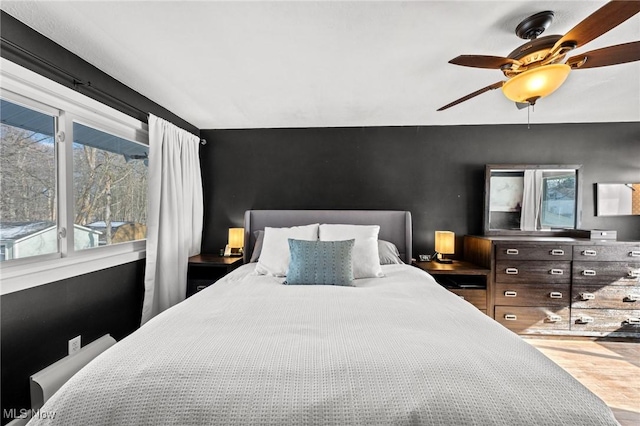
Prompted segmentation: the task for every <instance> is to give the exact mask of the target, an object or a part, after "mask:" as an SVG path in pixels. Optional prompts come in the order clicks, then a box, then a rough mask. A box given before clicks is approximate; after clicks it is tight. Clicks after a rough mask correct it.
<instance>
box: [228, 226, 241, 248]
mask: <svg viewBox="0 0 640 426" xmlns="http://www.w3.org/2000/svg"><path fill="white" fill-rule="evenodd" d="M243 246H244V228H229V247H230V248H236V249H238V248H242V247H243Z"/></svg>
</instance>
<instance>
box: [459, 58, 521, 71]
mask: <svg viewBox="0 0 640 426" xmlns="http://www.w3.org/2000/svg"><path fill="white" fill-rule="evenodd" d="M449 63H450V64H454V65H462V66H463V67H473V68H490V69H498V70H499V69H500V68H501V67H502V66H503V65H509V64H518V65H520V64H521V63H520V61H517V60H515V59H510V58H503V57H501V56H486V55H460V56H458V57H456V58H453V59H452V60H450V61H449Z"/></svg>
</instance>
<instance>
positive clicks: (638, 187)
mask: <svg viewBox="0 0 640 426" xmlns="http://www.w3.org/2000/svg"><path fill="white" fill-rule="evenodd" d="M597 190H598V191H597V192H598V198H597V202H596V206H597V209H598V210H597V214H598V216H622V215H640V183H599V184H597Z"/></svg>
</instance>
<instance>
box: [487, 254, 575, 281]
mask: <svg viewBox="0 0 640 426" xmlns="http://www.w3.org/2000/svg"><path fill="white" fill-rule="evenodd" d="M496 282H498V283H524V284H526V283H538V282H540V283H545V284H547V283H548V284H569V283H570V282H571V262H568V261H567V262H565V261H561V262H543V261H532V260H527V261H522V262H515V261H506V260H503V261H498V262H496Z"/></svg>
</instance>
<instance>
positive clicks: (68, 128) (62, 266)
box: [0, 58, 149, 295]
mask: <svg viewBox="0 0 640 426" xmlns="http://www.w3.org/2000/svg"><path fill="white" fill-rule="evenodd" d="M0 59H1V62H0V77H1V78H0V96H1V97H2V98H4V99H6V100H7V101H10V102H14V103H18V104H20V105H24V106H25V107H28V108H31V109H34V110H36V111H39V112H43V113H45V114H48V115H52V112H54V113H55V114H56V115H55V116H56V117H57V120H56V135H55V140H56V143H55V144H56V150H55V152H56V165H57V171H56V173H57V181H56V185H57V192H58V206H57V209H58V218H59V219H58V232H60V231H61V230H62V228H65V230H66V237H64V238H61V239H60V241H59V246H58V252H57V253H53V254H45V255H39V256H32V257H27V258H22V259H12V260H9V261H5V262H0V277H1V280H0V294H1V295H4V294H8V293H12V292H15V291H20V290H24V289H28V288H31V287H36V286H39V285H44V284H48V283H51V282H55V281H60V280H63V279H66V278H71V277H74V276H78V275H83V274H86V273H90V272H94V271H98V270H101V269H105V268H110V267H113V266H118V265H122V264H125V263H130V262H133V261H136V260H139V259H144V258H145V257H146V240H138V241H130V242H124V243H118V244H113V245H109V246H102V247H95V248H92V249H91V250H80V251H75V250H74V226H73V225H74V224H73V222H74V220H73V218H74V217H73V212H74V199H73V148H72V144H73V123H74V122H76V123H80V124H83V125H87V126H90V127H94V128H96V129H98V130H102V131H104V132H107V133H111V134H113V135H115V136H118V137H121V138H123V139H127V140H130V141H132V142H135V143H140V144H142V145H146V146H149V141H148V139H149V134H148V126H147V124H146V123H143V122H141V121H139V120H137V119H135V118H133V117H130V116H128V115H126V114H124V113H122V112H120V111H117V110H115V109H113V108H111V107H108V106H107V105H104V104H102V103H100V102H98V101H96V100H94V99H91V98H89V97H87V96H85V95H82V94H80V93H78V92H76V91H74V90H72V89H70V88H67V87H65V86H62V85H60V84H58V83H56V82H54V81H52V80H49V79H47V78H45V77H43V76H41V75H39V74H37V73H34V72H32V71H30V70H27V69H26V68H23V67H21V66H19V65H17V64H15V63H13V62H11V61H8V60H7V59H5V58H0Z"/></svg>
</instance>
